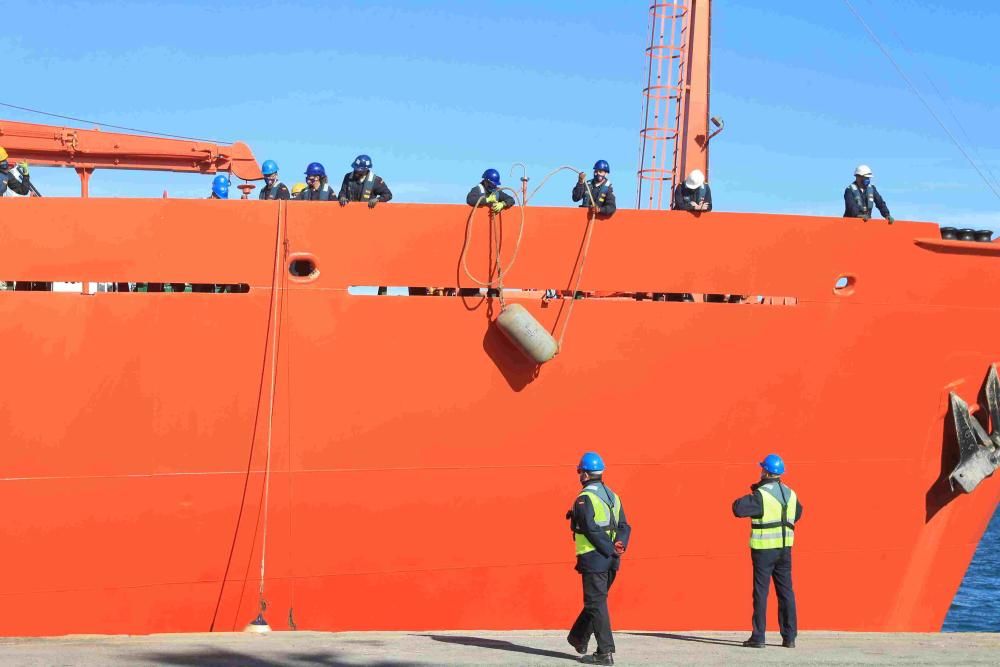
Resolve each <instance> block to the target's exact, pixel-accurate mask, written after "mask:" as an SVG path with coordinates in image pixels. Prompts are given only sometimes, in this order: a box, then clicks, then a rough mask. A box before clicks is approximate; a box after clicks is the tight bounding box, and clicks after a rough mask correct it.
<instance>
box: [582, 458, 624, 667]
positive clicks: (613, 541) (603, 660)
mask: <svg viewBox="0 0 1000 667" xmlns="http://www.w3.org/2000/svg"><path fill="white" fill-rule="evenodd" d="M576 472H577V475H578V476H579V479H580V483H581V484H582V485H583V489H581V490H580V493H579V494H577V496H576V499H575V500H574V501H573V508H572V509H571V510H570V511H569V512H567V513H566V518H567V519H569V520H570V528H571V529H572V531H573V540H574V542H575V543H576V570H577V572H579V573H580V576H581V578H582V580H583V611H581V612H580V615H579V616H577V619H576V622H575V623H574V624H573V628H572V629H571V630H570V631H569V635H568V636H567V637H566V640H567V641H568V642H569V643H570V645H571V646H572V647H573V648H574V649H576V652H577V653H580V654H581V655H583V658H581V660H580V661H581V662H583V663H584V664H588V665H613V664H615V660H614V656H613V654H614V652H615V641H614V637H613V636H612V634H611V617H610V616H609V615H608V589H610V588H611V584H613V583H614V581H615V576H616V575H617V574H618V567H619V565H620V564H621V556H622V554H624V553H625V549H627V548H628V540H629V536H630V535H631V533H632V528H631V526H629V525H628V522H627V521H626V520H625V510H623V509H622V502H621V498H619V497H618V496H617V495H616V494H615V492H614V491H612V490H611V489H609V488H608V487H607V485H605V484H604V461H603V460H602V459H601V457H600V455H599V454H597V453H596V452H587V453H586V454H584V455H583V457H582V458H581V459H580V464H579V465H578V466H577V468H576ZM591 635H595V636H596V637H597V652H596V653H594V654H593V655H584V654H586V653H587V646H588V644H589V643H590V636H591Z"/></svg>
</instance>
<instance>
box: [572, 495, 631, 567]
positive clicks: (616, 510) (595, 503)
mask: <svg viewBox="0 0 1000 667" xmlns="http://www.w3.org/2000/svg"><path fill="white" fill-rule="evenodd" d="M601 486H603V485H598V484H590V485H588V486H585V487H584V488H583V490H582V491H580V493H579V495H577V498H580V497H581V496H587V497H589V498H590V504H591V506H592V507H593V508H594V523H596V524H597V525H598V526H600V527H601V528H604V529H605V530H606V531H607V533H608V537H610V538H611V541H612V542H614V541H615V534H616V528H617V527H618V521H619V517H621V511H622V504H621V502H620V501H619V500H618V496H617V495H615V492H614V491H612V490H611V489H609V488H608V487H606V486H605V487H604V489H605V490H607V492H608V495H609V496H610V497H611V504H612V506H611V507H609V506H608V502H607V500H605V499H604V496H603V494H601V493H599V492H598V491H597V490H596V489H598V488H600V487H601ZM612 517H614V521H613V522H612V520H611V519H612ZM573 537H574V540H575V541H576V555H577V556H579V555H581V554H585V553H590V552H591V551H597V548H596V547H595V546H594V545H593V543H592V542H591V541H590V538H588V537H587V536H586V535H584V534H583V533H581V532H577V531H574V534H573Z"/></svg>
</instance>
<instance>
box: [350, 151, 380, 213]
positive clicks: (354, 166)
mask: <svg viewBox="0 0 1000 667" xmlns="http://www.w3.org/2000/svg"><path fill="white" fill-rule="evenodd" d="M338 199H339V200H340V205H341V206H347V203H348V202H352V201H359V202H367V203H368V208H375V205H376V204H378V203H379V202H380V201H381V202H386V201H389V200H390V199H392V192H391V191H390V190H389V186H388V185H386V184H385V181H383V180H382V177H381V176H376V175H375V172H374V171H372V159H371V158H370V157H368V156H367V155H359V156H357V157H356V158H354V162H352V163H351V171H349V172H347V173H346V174H344V180H343V182H342V183H341V184H340V195H339V196H338Z"/></svg>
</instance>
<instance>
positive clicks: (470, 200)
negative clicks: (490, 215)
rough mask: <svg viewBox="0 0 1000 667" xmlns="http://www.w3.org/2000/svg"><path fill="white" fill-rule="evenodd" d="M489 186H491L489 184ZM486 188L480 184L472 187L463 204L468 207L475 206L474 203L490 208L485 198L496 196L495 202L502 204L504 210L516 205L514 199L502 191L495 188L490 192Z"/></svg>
mask: <svg viewBox="0 0 1000 667" xmlns="http://www.w3.org/2000/svg"><path fill="white" fill-rule="evenodd" d="M487 182H488V181H487ZM490 185H493V184H492V183H490ZM487 187H488V186H486V185H484V184H482V183H480V184H479V185H475V186H473V187H472V189H471V190H469V194H467V195H465V203H466V204H468V205H469V206H475V205H476V202H479V205H480V206H491V204H488V203H487V202H486V198H487V197H489V196H490V195H496V197H497V201H499V202H503V204H504V206H505V207H506V208H510V207H512V206H514V205H516V204H517V202H516V201H514V198H513V197H511V196H510V194H508V193H506V192H504V191H503V190H501V189H499V188H496V187H494V188H493V189H492V190H488V189H487ZM480 197H482V199H480Z"/></svg>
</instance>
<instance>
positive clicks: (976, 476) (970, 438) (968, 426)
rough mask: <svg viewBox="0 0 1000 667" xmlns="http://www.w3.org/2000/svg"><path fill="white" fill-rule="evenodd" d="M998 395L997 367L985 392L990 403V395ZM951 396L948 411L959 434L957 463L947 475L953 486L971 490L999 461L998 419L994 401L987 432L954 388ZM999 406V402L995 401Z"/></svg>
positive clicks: (997, 396) (990, 473) (999, 383)
mask: <svg viewBox="0 0 1000 667" xmlns="http://www.w3.org/2000/svg"><path fill="white" fill-rule="evenodd" d="M991 392H992V394H993V396H994V397H996V398H1000V381H998V379H997V372H996V368H995V367H992V368H991V369H990V374H989V378H988V379H987V385H986V394H987V397H988V400H989V401H990V402H991V403H995V404H996V401H995V400H994V399H992V398H989V397H990V394H991ZM949 398H950V400H951V414H952V417H953V419H954V420H955V435H956V437H957V438H958V454H959V460H958V465H957V466H955V469H954V470H953V471H952V472H951V474H950V475H949V476H948V483H949V484H950V485H951V488H952V490H954V489H955V485H956V484H957V485H958V486H959V487H960V488H961V489H962V491H964V492H965V493H972V491H973V490H974V489H975V488H976V487H977V486H979V483H980V482H982V481H983V480H984V479H986V478H987V477H989V476H990V475H992V474H993V473H994V472H995V471H996V469H997V466H998V463H1000V448H998V445H997V438H998V433H997V430H996V429H997V426H998V424H1000V419H997V417H996V416H994V414H992V413H994V405H991V406H990V412H991V419H993V420H994V421H993V424H992V425H991V426H992V429H993V435H992V437H991V435H990V434H988V433H987V432H986V429H985V428H983V425H982V424H980V423H979V420H978V419H976V418H975V417H973V416H972V413H970V412H969V405H968V404H967V403H966V402H965V401H963V400H962V398H961V397H960V396H959V395H958V394H956V393H955V392H951V394H949ZM996 407H997V408H998V409H1000V404H996Z"/></svg>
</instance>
